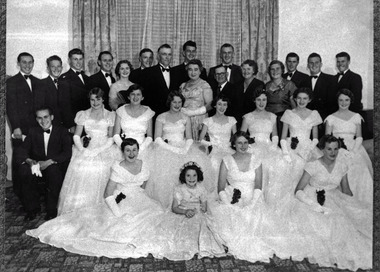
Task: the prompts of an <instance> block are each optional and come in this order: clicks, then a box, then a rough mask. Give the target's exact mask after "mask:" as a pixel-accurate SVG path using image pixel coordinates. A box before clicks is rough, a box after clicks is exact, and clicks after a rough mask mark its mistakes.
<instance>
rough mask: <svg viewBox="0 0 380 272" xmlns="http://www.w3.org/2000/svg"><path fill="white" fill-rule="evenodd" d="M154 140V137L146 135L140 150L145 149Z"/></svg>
mask: <svg viewBox="0 0 380 272" xmlns="http://www.w3.org/2000/svg"><path fill="white" fill-rule="evenodd" d="M152 142H153V139H152V137H149V136H148V137H146V138H145V140H144V141H143V142H142V143H141V145H140V151H144V150H145V149H146V148H147V147H148V146H149V145H150V144H151V143H152Z"/></svg>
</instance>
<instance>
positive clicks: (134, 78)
mask: <svg viewBox="0 0 380 272" xmlns="http://www.w3.org/2000/svg"><path fill="white" fill-rule="evenodd" d="M139 62H140V67H139V68H137V69H133V70H132V71H131V74H130V75H129V80H130V81H131V82H133V83H138V84H140V85H141V78H140V77H141V73H142V70H144V69H145V68H149V67H151V66H152V63H153V51H152V50H151V49H149V48H144V49H141V51H140V53H139Z"/></svg>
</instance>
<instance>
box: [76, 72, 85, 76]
mask: <svg viewBox="0 0 380 272" xmlns="http://www.w3.org/2000/svg"><path fill="white" fill-rule="evenodd" d="M75 73H76V74H77V75H78V76H79V75H83V74H84V72H83V71H80V72H78V71H76V72H75Z"/></svg>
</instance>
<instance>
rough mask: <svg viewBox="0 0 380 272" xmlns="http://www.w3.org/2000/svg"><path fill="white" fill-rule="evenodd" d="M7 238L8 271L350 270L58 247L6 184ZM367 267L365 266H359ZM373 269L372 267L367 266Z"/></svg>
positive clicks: (288, 262) (274, 261)
mask: <svg viewBox="0 0 380 272" xmlns="http://www.w3.org/2000/svg"><path fill="white" fill-rule="evenodd" d="M5 205H6V211H5V221H6V223H5V236H6V237H5V240H4V255H5V256H4V260H5V263H4V265H5V271H7V272H11V271H12V272H13V271H14V272H16V271H38V272H48V271H99V272H100V271H102V272H103V271H130V272H145V271H160V272H174V271H176V272H185V271H204V272H216V271H223V272H243V271H244V272H274V271H276V272H277V271H278V272H280V271H281V272H287V271H288V272H292V271H318V272H333V271H348V270H340V269H333V268H323V267H319V266H318V265H313V264H310V263H309V262H308V261H307V260H303V261H302V262H293V261H291V260H281V259H279V258H277V257H274V258H273V259H272V260H271V262H270V263H269V264H267V263H250V262H247V261H241V260H237V259H235V258H233V257H224V258H203V259H198V258H197V257H194V258H193V259H192V260H190V261H179V262H174V261H169V260H167V259H164V260H159V259H154V258H153V257H151V256H150V257H147V258H139V259H109V258H104V257H102V258H95V257H88V256H82V255H77V254H72V253H69V252H66V251H65V250H63V249H59V248H55V247H52V246H49V245H46V244H43V243H40V242H39V241H38V240H37V239H35V238H32V237H30V236H27V235H26V234H25V231H26V230H27V229H33V228H36V227H38V226H39V225H41V224H42V223H43V222H44V216H45V213H44V210H43V211H42V213H41V214H39V215H38V216H37V218H36V219H35V220H33V221H30V222H24V212H23V211H22V210H21V205H20V203H19V201H18V199H17V198H16V196H15V195H14V194H13V192H12V189H11V188H10V187H8V188H6V204H5ZM359 271H364V270H359ZM366 271H373V270H366Z"/></svg>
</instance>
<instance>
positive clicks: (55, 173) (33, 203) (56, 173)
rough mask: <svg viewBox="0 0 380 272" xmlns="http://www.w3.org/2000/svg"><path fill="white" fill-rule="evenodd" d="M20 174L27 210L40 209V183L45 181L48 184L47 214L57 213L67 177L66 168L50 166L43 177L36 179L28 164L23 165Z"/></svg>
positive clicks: (56, 165)
mask: <svg viewBox="0 0 380 272" xmlns="http://www.w3.org/2000/svg"><path fill="white" fill-rule="evenodd" d="M19 173H20V179H21V180H22V189H21V193H22V198H23V205H24V208H25V210H26V211H27V212H28V211H33V210H35V209H39V208H40V193H39V190H38V181H39V180H41V179H44V181H45V183H46V210H47V212H56V211H57V204H58V198H59V193H60V191H61V187H62V183H63V178H64V176H65V166H64V165H62V164H61V165H59V164H53V165H50V166H49V167H48V168H46V169H45V170H43V171H41V173H42V177H36V176H35V175H32V171H31V169H30V166H29V165H28V164H22V165H21V166H20V168H19Z"/></svg>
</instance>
